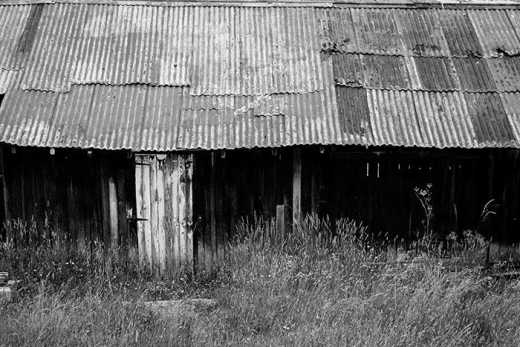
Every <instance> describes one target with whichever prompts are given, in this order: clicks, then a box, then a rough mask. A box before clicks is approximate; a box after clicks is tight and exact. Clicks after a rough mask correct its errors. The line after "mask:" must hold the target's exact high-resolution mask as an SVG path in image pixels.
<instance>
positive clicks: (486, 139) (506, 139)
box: [465, 93, 516, 146]
mask: <svg viewBox="0 0 520 347" xmlns="http://www.w3.org/2000/svg"><path fill="white" fill-rule="evenodd" d="M465 97H466V103H467V105H468V112H469V115H470V118H471V121H472V122H473V127H474V128H475V134H476V136H477V141H478V142H479V143H481V144H484V145H487V146H497V145H503V144H504V143H514V142H516V139H515V137H514V133H513V129H512V127H511V125H510V124H509V120H508V118H507V115H506V111H505V109H504V106H503V104H502V100H501V98H500V95H499V94H497V93H478V94H466V95H465Z"/></svg>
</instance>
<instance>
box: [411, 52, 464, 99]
mask: <svg viewBox="0 0 520 347" xmlns="http://www.w3.org/2000/svg"><path fill="white" fill-rule="evenodd" d="M414 61H415V66H416V71H417V74H418V76H419V80H420V84H421V89H423V90H431V91H448V90H459V89H460V86H459V84H458V78H457V71H456V70H455V67H454V66H453V63H452V61H451V59H449V58H441V57H415V58H414Z"/></svg>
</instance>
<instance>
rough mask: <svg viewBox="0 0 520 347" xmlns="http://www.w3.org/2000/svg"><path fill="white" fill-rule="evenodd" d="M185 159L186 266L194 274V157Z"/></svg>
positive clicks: (186, 156) (185, 156)
mask: <svg viewBox="0 0 520 347" xmlns="http://www.w3.org/2000/svg"><path fill="white" fill-rule="evenodd" d="M183 157H184V158H183V159H184V176H183V178H184V179H183V185H182V187H183V189H184V198H185V199H186V201H185V204H184V208H185V220H184V223H183V227H184V228H185V233H186V258H187V259H186V260H187V261H186V265H187V271H190V272H193V261H194V259H193V185H192V181H193V179H192V178H193V155H192V154H185V155H183Z"/></svg>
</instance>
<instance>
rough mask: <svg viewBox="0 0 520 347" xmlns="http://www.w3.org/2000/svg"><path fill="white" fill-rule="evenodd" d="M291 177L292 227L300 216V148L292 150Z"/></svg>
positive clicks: (299, 220) (298, 221) (296, 223)
mask: <svg viewBox="0 0 520 347" xmlns="http://www.w3.org/2000/svg"><path fill="white" fill-rule="evenodd" d="M292 177H293V179H292V217H293V218H292V220H293V221H292V222H293V228H296V226H297V225H298V224H299V223H300V222H301V217H302V155H301V149H300V148H295V149H294V151H293V176H292Z"/></svg>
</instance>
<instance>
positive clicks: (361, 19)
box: [351, 8, 405, 55]
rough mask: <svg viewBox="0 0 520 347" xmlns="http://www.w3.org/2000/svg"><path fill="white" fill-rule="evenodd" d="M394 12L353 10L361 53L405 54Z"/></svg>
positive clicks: (386, 10) (353, 19)
mask: <svg viewBox="0 0 520 347" xmlns="http://www.w3.org/2000/svg"><path fill="white" fill-rule="evenodd" d="M394 12H395V10H389V9H359V8H352V9H351V13H352V21H353V23H354V29H355V31H356V37H357V42H358V46H359V48H358V49H359V52H360V53H373V54H393V55H398V54H404V53H405V48H404V46H403V43H402V39H401V34H400V33H399V30H398V27H397V24H396V22H395V19H394Z"/></svg>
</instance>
